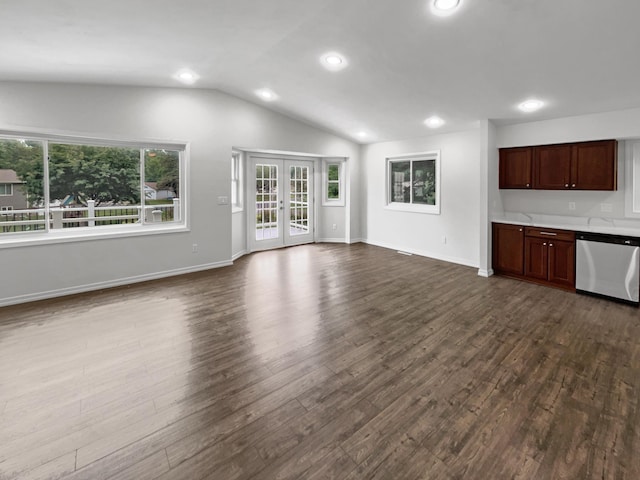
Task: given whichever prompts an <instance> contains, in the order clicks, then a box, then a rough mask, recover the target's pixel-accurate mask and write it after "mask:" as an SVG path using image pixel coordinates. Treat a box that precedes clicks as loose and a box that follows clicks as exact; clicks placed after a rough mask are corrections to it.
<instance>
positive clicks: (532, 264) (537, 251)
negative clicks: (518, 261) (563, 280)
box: [524, 237, 549, 281]
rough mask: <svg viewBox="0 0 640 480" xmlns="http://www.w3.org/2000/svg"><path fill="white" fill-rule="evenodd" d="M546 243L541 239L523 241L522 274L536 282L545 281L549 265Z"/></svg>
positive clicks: (529, 238) (527, 238) (533, 238)
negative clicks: (536, 280)
mask: <svg viewBox="0 0 640 480" xmlns="http://www.w3.org/2000/svg"><path fill="white" fill-rule="evenodd" d="M548 252H549V246H548V241H547V240H545V239H543V238H535V237H526V238H525V239H524V274H525V275H526V276H527V277H531V278H535V279H538V280H545V281H546V280H547V278H548V265H549V257H548V254H549V253H548Z"/></svg>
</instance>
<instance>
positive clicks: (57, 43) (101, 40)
mask: <svg viewBox="0 0 640 480" xmlns="http://www.w3.org/2000/svg"><path fill="white" fill-rule="evenodd" d="M431 1H432V0H180V1H176V0H110V1H87V0H3V1H2V2H0V45H1V48H0V80H17V81H36V82H45V81H46V82H51V81H53V82H73V83H91V84H115V85H145V86H165V87H181V88H185V86H184V85H182V84H181V83H180V82H178V81H177V80H176V78H175V74H176V72H178V71H180V70H181V69H184V68H187V69H189V70H191V71H193V72H195V73H197V75H198V76H199V79H198V81H197V82H196V83H195V84H193V85H191V86H188V87H186V88H213V89H218V90H221V91H224V92H227V93H230V94H232V95H235V96H238V97H241V98H245V99H247V100H249V101H252V102H256V103H260V104H263V101H262V100H260V99H259V98H258V97H256V96H255V93H254V92H255V91H256V90H257V89H259V88H263V87H268V88H270V89H271V90H273V91H274V92H275V93H276V94H277V95H278V96H279V98H278V100H277V101H274V102H269V103H264V104H265V106H267V107H268V108H271V109H274V110H277V111H280V112H283V113H285V114H287V115H290V116H292V117H294V118H298V119H301V120H303V121H305V122H307V123H310V124H313V125H317V126H319V127H322V128H324V129H328V130H331V131H333V132H336V133H338V134H340V135H342V136H346V137H349V138H352V139H353V140H355V141H359V142H371V141H381V140H390V139H400V138H409V137H417V136H424V135H427V134H429V133H432V131H431V130H429V129H428V128H427V127H426V126H425V125H424V123H423V121H424V120H425V119H426V118H427V117H430V116H431V115H438V116H440V117H441V118H443V119H444V120H445V121H446V124H445V125H444V126H443V127H441V128H440V129H439V130H438V131H440V132H441V131H451V130H463V129H466V128H469V127H472V126H473V125H474V124H476V122H477V121H478V120H481V119H486V118H489V119H493V120H495V121H497V122H498V123H503V124H504V123H516V122H522V121H531V120H536V119H546V118H554V117H563V116H571V115H579V114H584V113H592V112H602V111H610V110H620V109H625V108H633V107H639V106H640V80H639V79H640V60H639V59H640V55H639V54H638V48H639V47H640V28H638V19H639V18H640V2H638V1H636V0H607V1H596V0H462V1H461V7H460V8H459V10H458V11H457V12H456V13H455V14H454V15H451V16H448V17H439V16H435V15H433V14H432V12H431V9H430V8H429V3H430V2H431ZM329 51H337V52H339V53H341V54H342V55H343V56H344V58H345V60H346V62H347V63H348V65H347V67H346V68H344V69H342V70H340V71H338V72H332V71H329V70H327V69H325V68H323V66H322V65H321V62H320V57H321V56H322V55H323V54H324V53H326V52H329ZM532 97H535V98H539V99H541V100H543V101H544V102H545V107H544V108H543V109H541V110H540V111H538V112H536V113H532V114H525V113H522V112H520V111H519V110H518V109H517V105H518V104H519V103H520V102H522V101H523V100H526V99H528V98H532ZM358 132H366V134H367V136H366V137H364V138H360V137H358V135H357V134H358Z"/></svg>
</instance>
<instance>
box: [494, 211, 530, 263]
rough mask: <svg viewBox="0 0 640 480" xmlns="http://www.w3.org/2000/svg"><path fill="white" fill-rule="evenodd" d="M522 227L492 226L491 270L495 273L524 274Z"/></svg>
mask: <svg viewBox="0 0 640 480" xmlns="http://www.w3.org/2000/svg"><path fill="white" fill-rule="evenodd" d="M523 242H524V227H522V226H520V225H507V224H505V223H494V224H493V262H492V263H493V270H494V271H495V272H497V273H504V274H511V275H522V274H523V273H524V250H523V248H522V247H523Z"/></svg>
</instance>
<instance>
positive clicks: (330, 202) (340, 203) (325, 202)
mask: <svg viewBox="0 0 640 480" xmlns="http://www.w3.org/2000/svg"><path fill="white" fill-rule="evenodd" d="M322 206H323V207H344V200H323V201H322Z"/></svg>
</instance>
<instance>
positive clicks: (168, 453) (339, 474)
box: [0, 244, 640, 480]
mask: <svg viewBox="0 0 640 480" xmlns="http://www.w3.org/2000/svg"><path fill="white" fill-rule="evenodd" d="M639 402H640V314H639V312H638V309H635V308H633V307H629V306H625V305H619V304H616V303H612V302H609V301H605V300H601V299H596V298H590V297H585V296H579V295H576V294H572V293H568V292H564V291H560V290H555V289H551V288H547V287H543V286H537V285H532V284H529V283H524V282H519V281H516V280H511V279H507V278H499V277H492V278H489V279H485V278H480V277H478V276H477V271H476V269H473V268H467V267H462V266H459V265H452V264H448V263H444V262H440V261H436V260H431V259H427V258H422V257H417V256H405V255H400V254H398V253H396V252H394V251H391V250H387V249H383V248H378V247H373V246H368V245H362V244H357V245H352V246H347V245H327V244H318V245H306V246H301V247H294V248H288V249H282V250H276V251H269V252H262V253H256V254H252V255H249V256H246V257H244V258H242V259H240V260H238V261H237V262H236V264H235V265H234V266H232V267H227V268H222V269H217V270H211V271H207V272H202V273H197V274H190V275H184V276H180V277H174V278H170V279H166V280H161V281H154V282H148V283H144V284H137V285H133V286H130V287H126V288H116V289H111V290H106V291H102V292H96V293H90V294H83V295H76V296H72V297H66V298H62V299H56V300H51V301H46V302H38V303H32V304H27V305H21V306H15V307H7V308H3V309H0V478H1V479H3V480H4V479H65V480H80V479H86V480H100V479H135V480H144V479H155V478H158V479H163V480H164V479H167V480H168V479H171V480H175V479H190V480H192V479H199V478H208V479H216V480H218V479H219V480H233V479H261V480H262V479H266V480H268V479H309V480H311V479H313V480H316V479H329V478H332V479H348V480H356V479H377V480H382V479H393V480H399V479H471V480H473V479H479V480H480V479H482V480H485V479H487V480H501V479H535V480H544V479H553V480H556V479H580V480H582V479H600V480H602V479H616V480H620V479H629V480H637V479H639V478H640V408H639Z"/></svg>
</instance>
